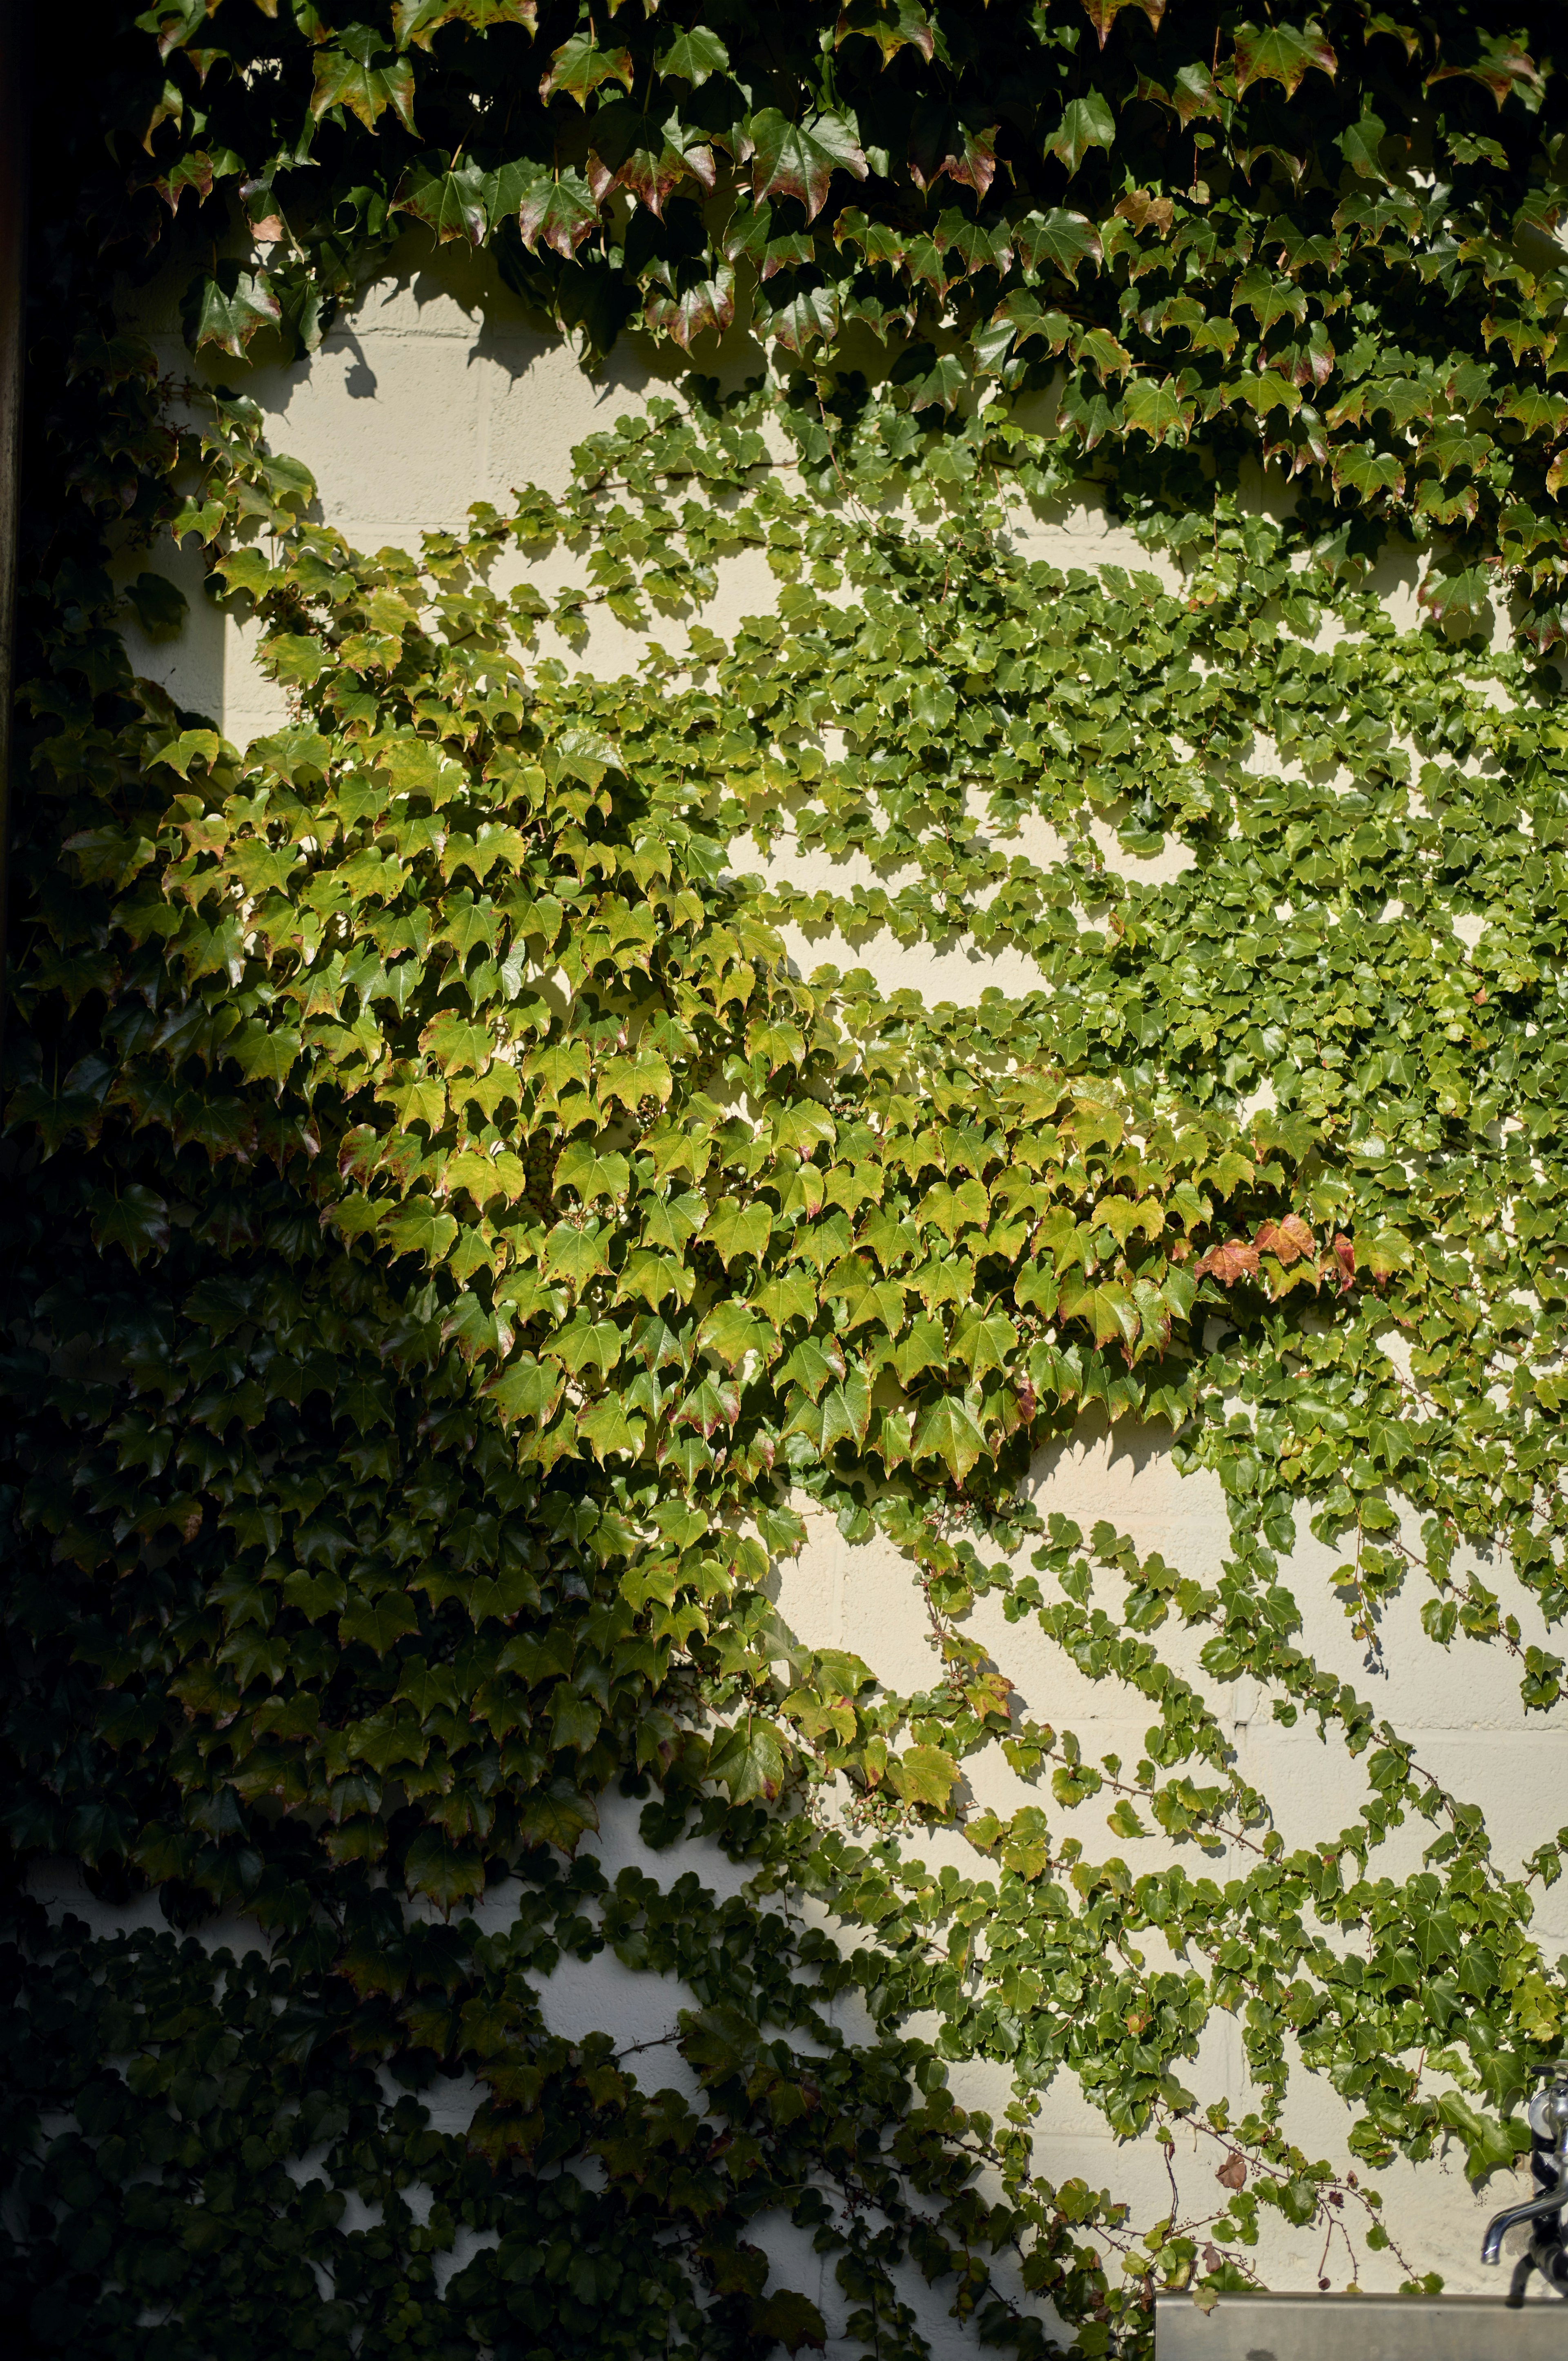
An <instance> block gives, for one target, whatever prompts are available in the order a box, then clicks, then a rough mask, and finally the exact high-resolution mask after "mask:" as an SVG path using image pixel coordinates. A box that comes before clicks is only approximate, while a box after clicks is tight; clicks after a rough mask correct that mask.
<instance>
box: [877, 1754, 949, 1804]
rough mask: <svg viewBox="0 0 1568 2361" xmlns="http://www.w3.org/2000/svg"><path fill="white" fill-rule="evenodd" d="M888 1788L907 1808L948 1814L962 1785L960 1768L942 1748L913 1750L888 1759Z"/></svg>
mask: <svg viewBox="0 0 1568 2361" xmlns="http://www.w3.org/2000/svg"><path fill="white" fill-rule="evenodd" d="M887 1777H888V1784H889V1785H890V1786H891V1787H892V1788H893V1789H894V1791H895V1793H896V1794H898V1795H902V1796H903V1798H904V1800H905V1803H906V1804H919V1805H921V1806H924V1808H925V1809H926V1810H927V1811H931V1812H945V1811H946V1810H947V1808H948V1798H949V1797H950V1795H952V1792H953V1789H954V1788H955V1787H956V1786H957V1784H958V1779H959V1766H958V1764H957V1763H955V1762H954V1760H953V1758H952V1756H951V1755H950V1754H948V1753H945V1752H943V1750H942V1748H941V1747H939V1746H911V1747H909V1748H907V1749H906V1750H905V1752H904V1753H903V1754H894V1755H890V1756H889V1757H888V1764H887Z"/></svg>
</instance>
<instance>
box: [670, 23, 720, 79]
mask: <svg viewBox="0 0 1568 2361" xmlns="http://www.w3.org/2000/svg"><path fill="white" fill-rule="evenodd" d="M656 62H657V66H658V71H659V72H660V74H661V75H662V76H663V79H664V80H665V81H666V82H690V84H691V86H692V88H693V90H700V89H701V88H702V86H703V83H704V82H707V80H708V78H709V76H710V75H713V74H716V73H728V72H729V50H728V49H726V48H725V46H724V44H723V42H722V41H721V40H720V39H719V38H718V34H717V33H716V32H714V30H713V29H712V27H710V26H707V25H693V26H692V27H691V28H690V29H689V31H686V32H684V33H677V34H676V35H675V38H674V40H673V41H672V42H671V43H670V45H669V47H668V49H661V50H660V52H659V56H658V59H657V60H656Z"/></svg>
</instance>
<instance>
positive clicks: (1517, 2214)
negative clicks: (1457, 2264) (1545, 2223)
mask: <svg viewBox="0 0 1568 2361" xmlns="http://www.w3.org/2000/svg"><path fill="white" fill-rule="evenodd" d="M1564 2206H1568V2189H1548V2190H1547V2191H1544V2193H1543V2194H1542V2195H1541V2196H1540V2197H1532V2198H1531V2199H1530V2202H1529V2203H1528V2204H1525V2205H1506V2206H1505V2207H1504V2208H1503V2211H1502V2212H1501V2213H1494V2214H1493V2216H1492V2218H1491V2220H1490V2221H1489V2222H1488V2223H1487V2224H1486V2236H1485V2237H1484V2238H1483V2239H1482V2241H1481V2260H1482V2261H1483V2262H1484V2263H1495V2262H1497V2261H1498V2260H1500V2258H1501V2256H1502V2251H1503V2240H1504V2239H1505V2237H1506V2236H1507V2235H1508V2232H1509V2231H1510V2230H1517V2229H1518V2227H1519V2224H1520V2223H1521V2222H1539V2221H1541V2220H1542V2219H1543V2217H1544V2216H1545V2215H1546V2214H1548V2213H1562V2212H1563V2208H1564Z"/></svg>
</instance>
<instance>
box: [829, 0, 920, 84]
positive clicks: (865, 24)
mask: <svg viewBox="0 0 1568 2361" xmlns="http://www.w3.org/2000/svg"><path fill="white" fill-rule="evenodd" d="M857 34H859V35H860V36H861V38H863V39H865V40H869V41H874V42H875V43H876V45H877V48H878V49H880V50H881V52H882V62H883V71H884V72H885V71H886V70H887V66H888V63H889V61H890V60H892V59H894V58H895V57H896V56H897V55H898V52H899V50H900V49H918V50H919V52H920V54H921V56H922V57H923V58H924V59H925V60H926V62H927V65H929V64H930V62H931V60H932V58H933V57H934V56H935V55H936V50H937V37H936V35H935V33H934V32H933V31H932V29H931V23H930V19H929V18H928V17H927V14H926V11H925V9H924V8H923V7H922V6H921V5H920V0H847V5H845V6H844V7H842V8H840V10H839V21H838V23H837V24H836V25H835V27H833V46H834V48H835V49H842V47H843V45H844V43H845V42H846V41H848V40H852V39H853V38H855V36H856V35H857Z"/></svg>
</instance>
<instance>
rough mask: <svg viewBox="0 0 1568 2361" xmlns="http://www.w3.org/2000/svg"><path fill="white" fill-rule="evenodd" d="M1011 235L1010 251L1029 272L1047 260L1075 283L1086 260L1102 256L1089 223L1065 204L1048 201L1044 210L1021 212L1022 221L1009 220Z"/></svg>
mask: <svg viewBox="0 0 1568 2361" xmlns="http://www.w3.org/2000/svg"><path fill="white" fill-rule="evenodd" d="M1011 235H1012V238H1013V250H1014V253H1015V254H1016V255H1017V257H1018V259H1019V261H1020V262H1021V263H1022V264H1023V266H1024V269H1025V271H1027V272H1029V273H1031V274H1032V273H1035V272H1037V271H1038V270H1040V269H1042V268H1043V267H1044V266H1045V265H1046V264H1047V263H1048V264H1049V265H1050V266H1051V267H1052V268H1053V269H1057V270H1059V271H1060V272H1061V274H1062V276H1063V278H1064V279H1070V280H1072V282H1073V284H1074V285H1075V286H1076V285H1077V283H1078V274H1079V272H1080V269H1082V268H1083V265H1084V264H1085V263H1086V262H1092V263H1094V264H1096V265H1098V264H1100V263H1101V262H1102V261H1103V260H1104V248H1103V247H1102V245H1101V242H1100V233H1099V231H1098V230H1097V229H1096V228H1095V226H1094V225H1093V223H1092V222H1091V221H1090V220H1088V219H1087V217H1086V216H1085V215H1084V214H1075V213H1069V211H1068V209H1067V207H1066V206H1065V205H1052V207H1051V208H1050V210H1049V212H1048V213H1043V214H1041V213H1029V214H1025V216H1024V218H1023V220H1022V221H1015V222H1014V223H1013V225H1012V229H1011Z"/></svg>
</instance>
